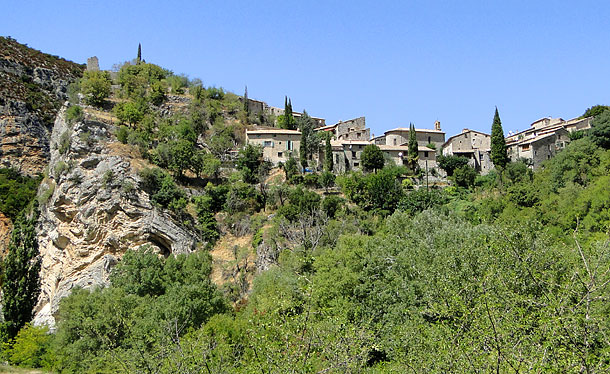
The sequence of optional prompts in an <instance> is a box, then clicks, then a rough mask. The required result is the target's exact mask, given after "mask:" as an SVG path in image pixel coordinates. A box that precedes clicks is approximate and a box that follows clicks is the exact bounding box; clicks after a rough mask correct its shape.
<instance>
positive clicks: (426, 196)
mask: <svg viewBox="0 0 610 374" xmlns="http://www.w3.org/2000/svg"><path fill="white" fill-rule="evenodd" d="M448 201H449V199H448V198H447V197H446V196H445V194H444V193H443V191H442V190H434V189H433V190H429V191H426V189H425V188H420V189H418V190H415V191H411V192H409V193H407V194H406V195H405V197H403V198H402V200H400V203H399V204H398V209H400V210H403V211H405V212H408V213H410V214H415V213H419V212H423V211H424V210H426V209H430V208H432V207H437V206H441V205H444V204H446V203H447V202H448Z"/></svg>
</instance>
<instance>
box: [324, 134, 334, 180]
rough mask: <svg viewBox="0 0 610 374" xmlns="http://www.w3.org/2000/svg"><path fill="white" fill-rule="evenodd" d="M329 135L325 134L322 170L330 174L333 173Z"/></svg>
mask: <svg viewBox="0 0 610 374" xmlns="http://www.w3.org/2000/svg"><path fill="white" fill-rule="evenodd" d="M330 138H331V135H330V133H327V134H326V144H325V146H324V170H326V171H329V172H331V173H332V171H333V148H332V146H331V145H330Z"/></svg>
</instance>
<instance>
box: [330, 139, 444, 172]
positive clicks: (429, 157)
mask: <svg viewBox="0 0 610 374" xmlns="http://www.w3.org/2000/svg"><path fill="white" fill-rule="evenodd" d="M371 144H373V142H370V141H368V142H365V141H359V140H343V141H336V140H335V141H331V146H332V150H333V164H334V166H333V171H334V172H335V174H341V173H345V172H348V171H351V170H354V171H356V170H361V169H362V164H361V156H362V151H363V150H364V148H365V147H366V146H368V145H371ZM378 147H379V149H381V151H382V152H383V154H384V155H385V157H386V160H390V161H391V162H393V163H394V164H396V165H398V166H402V165H406V164H407V151H408V150H409V147H407V146H406V145H403V146H393V145H385V144H382V145H378ZM418 155H419V161H418V163H419V166H420V167H421V169H422V170H425V169H426V167H428V170H430V169H433V168H436V167H437V163H436V152H435V151H434V149H431V148H428V147H419V146H418Z"/></svg>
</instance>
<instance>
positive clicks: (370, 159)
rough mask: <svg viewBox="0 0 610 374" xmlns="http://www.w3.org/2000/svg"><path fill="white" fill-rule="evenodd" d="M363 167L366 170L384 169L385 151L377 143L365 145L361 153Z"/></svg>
mask: <svg viewBox="0 0 610 374" xmlns="http://www.w3.org/2000/svg"><path fill="white" fill-rule="evenodd" d="M360 160H361V162H362V167H363V168H364V170H366V171H377V170H380V169H383V165H384V164H385V158H384V157H383V152H382V151H381V149H380V148H379V147H378V146H377V145H375V144H369V145H367V146H366V147H364V150H363V151H362V154H361V155H360Z"/></svg>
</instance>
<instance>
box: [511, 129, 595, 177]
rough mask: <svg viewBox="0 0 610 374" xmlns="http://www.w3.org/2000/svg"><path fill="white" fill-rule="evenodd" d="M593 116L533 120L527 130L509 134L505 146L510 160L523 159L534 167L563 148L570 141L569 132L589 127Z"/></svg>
mask: <svg viewBox="0 0 610 374" xmlns="http://www.w3.org/2000/svg"><path fill="white" fill-rule="evenodd" d="M592 122H593V117H588V118H574V119H571V120H568V121H565V120H564V119H562V118H551V117H547V118H541V119H539V120H537V121H534V122H533V123H532V124H531V125H530V127H529V128H528V129H527V130H523V131H519V132H517V133H514V134H512V133H511V134H509V136H507V137H506V147H507V152H508V156H509V157H510V159H511V161H517V160H519V159H525V160H526V162H527V163H528V165H529V166H530V167H532V168H534V169H536V168H538V167H540V165H542V163H543V162H544V161H546V160H548V159H550V158H552V157H554V156H555V155H556V154H557V152H558V151H559V150H561V149H563V148H564V147H565V146H566V144H568V143H569V142H570V136H569V135H570V133H571V132H574V131H581V130H587V129H590V128H591V124H592Z"/></svg>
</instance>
